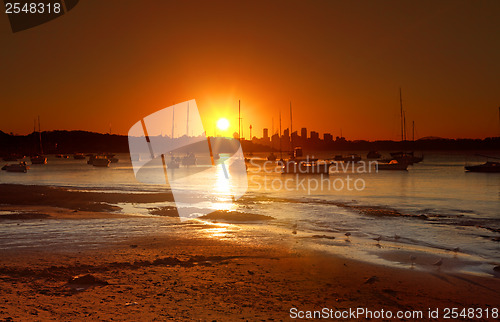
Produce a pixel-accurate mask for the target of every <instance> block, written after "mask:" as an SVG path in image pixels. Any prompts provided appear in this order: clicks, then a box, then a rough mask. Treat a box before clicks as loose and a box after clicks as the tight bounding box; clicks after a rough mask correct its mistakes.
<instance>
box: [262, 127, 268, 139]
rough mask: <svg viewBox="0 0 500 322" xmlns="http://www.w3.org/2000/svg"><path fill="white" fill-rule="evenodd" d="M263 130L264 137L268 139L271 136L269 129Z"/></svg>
mask: <svg viewBox="0 0 500 322" xmlns="http://www.w3.org/2000/svg"><path fill="white" fill-rule="evenodd" d="M262 132H263V133H262V138H263V139H265V140H267V139H268V138H269V129H264V130H263V131H262Z"/></svg>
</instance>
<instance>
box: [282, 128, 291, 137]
mask: <svg viewBox="0 0 500 322" xmlns="http://www.w3.org/2000/svg"><path fill="white" fill-rule="evenodd" d="M283 137H285V138H288V137H290V130H289V129H285V130H284V131H283Z"/></svg>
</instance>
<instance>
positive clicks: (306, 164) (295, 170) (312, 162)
mask: <svg viewBox="0 0 500 322" xmlns="http://www.w3.org/2000/svg"><path fill="white" fill-rule="evenodd" d="M292 120H293V119H292V102H290V147H291V149H290V159H289V160H287V161H286V162H284V163H283V166H282V169H281V173H282V174H326V175H328V174H329V173H330V166H331V164H330V163H329V162H318V159H313V158H309V157H307V158H306V159H299V157H301V156H302V148H301V147H294V144H293V132H292V129H293V128H292V124H293V122H292ZM280 127H281V117H280Z"/></svg>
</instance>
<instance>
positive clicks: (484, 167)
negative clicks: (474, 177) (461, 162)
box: [465, 162, 500, 173]
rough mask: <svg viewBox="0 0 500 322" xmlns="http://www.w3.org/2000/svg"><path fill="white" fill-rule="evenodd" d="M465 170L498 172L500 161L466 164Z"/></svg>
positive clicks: (499, 170)
mask: <svg viewBox="0 0 500 322" xmlns="http://www.w3.org/2000/svg"><path fill="white" fill-rule="evenodd" d="M465 170H466V171H468V172H485V173H499V172H500V162H486V163H485V164H480V165H471V166H466V167H465Z"/></svg>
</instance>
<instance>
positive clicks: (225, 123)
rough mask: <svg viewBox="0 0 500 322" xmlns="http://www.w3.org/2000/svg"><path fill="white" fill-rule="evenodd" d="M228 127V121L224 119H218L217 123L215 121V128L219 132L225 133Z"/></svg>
mask: <svg viewBox="0 0 500 322" xmlns="http://www.w3.org/2000/svg"><path fill="white" fill-rule="evenodd" d="M228 127H229V121H228V120H227V119H225V118H220V119H219V120H218V121H217V128H218V129H219V130H221V131H225V130H227V128H228Z"/></svg>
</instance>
